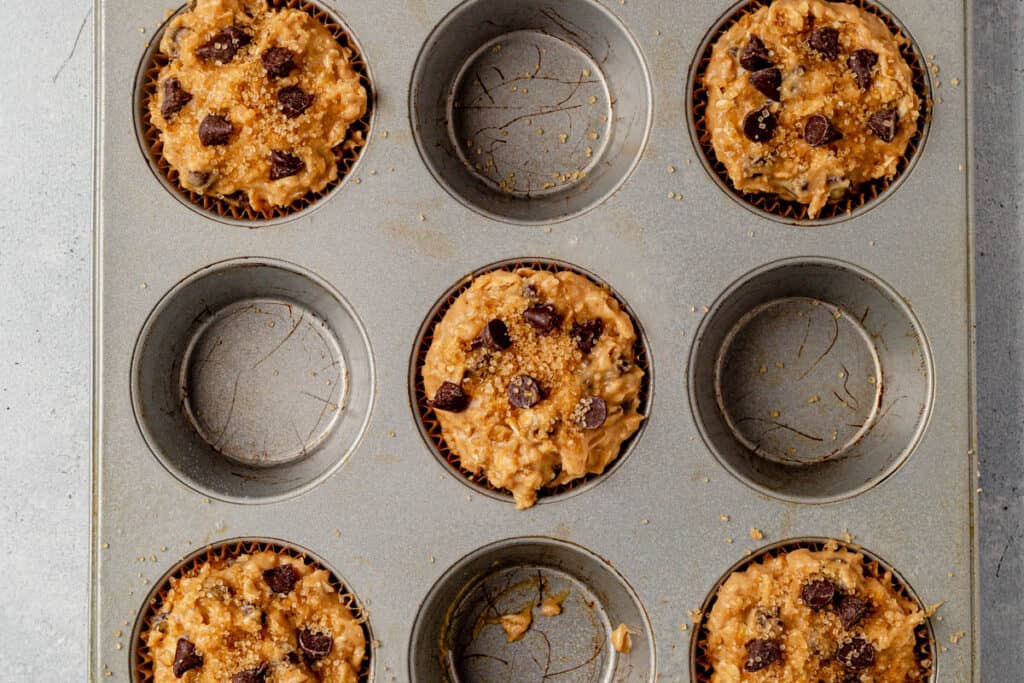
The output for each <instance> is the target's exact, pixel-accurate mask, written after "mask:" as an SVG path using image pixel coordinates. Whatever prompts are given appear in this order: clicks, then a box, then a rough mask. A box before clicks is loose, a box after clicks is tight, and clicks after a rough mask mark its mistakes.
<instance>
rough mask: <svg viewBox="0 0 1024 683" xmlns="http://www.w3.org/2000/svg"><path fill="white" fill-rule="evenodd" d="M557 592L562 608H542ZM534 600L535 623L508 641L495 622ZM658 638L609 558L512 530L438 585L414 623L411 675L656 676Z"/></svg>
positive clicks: (419, 678)
mask: <svg viewBox="0 0 1024 683" xmlns="http://www.w3.org/2000/svg"><path fill="white" fill-rule="evenodd" d="M551 596H560V597H562V598H563V599H564V602H562V604H561V606H562V609H563V611H562V613H561V614H559V615H557V616H551V617H547V616H543V615H542V614H539V610H537V609H536V607H537V605H538V604H540V603H541V602H542V600H543V598H544V597H551ZM528 606H532V608H531V613H532V614H533V619H532V623H531V625H530V628H529V629H528V630H527V631H526V633H525V634H524V635H523V636H522V638H521V640H519V641H517V642H513V643H509V642H508V640H507V638H506V636H505V633H504V632H503V630H502V628H501V626H500V625H499V624H498V623H496V620H497V619H498V618H499V617H500V616H501V615H504V614H510V613H515V612H519V611H521V610H523V609H524V608H525V607H528ZM619 624H625V625H626V627H627V628H628V629H629V630H630V632H631V640H632V649H631V651H630V652H628V653H625V652H617V651H616V650H615V649H614V648H613V647H612V645H611V642H610V634H611V632H612V630H614V629H615V628H616V627H617V626H618V625H619ZM654 645H655V644H654V639H653V631H652V630H651V625H650V621H649V619H648V617H647V613H646V611H645V610H644V607H643V605H642V604H641V602H640V599H639V597H638V596H637V595H636V593H635V592H634V591H633V589H632V588H631V587H630V585H629V584H628V583H627V582H626V579H625V578H624V577H622V576H621V575H620V574H619V573H618V572H617V571H615V569H614V568H612V567H611V566H610V565H609V564H608V563H607V562H605V561H604V560H603V559H601V558H600V557H598V556H597V555H595V554H593V553H591V552H590V551H588V550H586V549H584V548H582V547H580V546H577V545H574V544H571V543H566V542H565V541H557V540H555V539H551V538H543V537H526V538H512V539H506V540H503V541H499V542H497V543H493V544H491V545H489V546H485V547H483V548H480V549H478V550H476V551H474V552H473V553H471V554H469V555H468V556H466V557H464V558H463V559H461V560H459V561H458V562H457V563H456V564H455V565H454V566H452V567H451V568H450V569H448V570H447V571H446V572H445V573H444V575H443V576H442V577H441V578H440V579H439V580H438V581H437V583H436V584H434V586H433V588H431V589H430V592H429V593H428V595H427V597H426V598H425V599H424V601H423V603H422V604H421V605H420V609H419V613H418V614H417V616H416V621H415V623H414V626H413V633H412V639H411V641H410V644H409V677H408V680H409V681H411V683H438V682H440V681H445V682H447V683H477V682H480V681H496V680H517V681H518V680H541V679H543V680H553V681H567V682H576V681H579V682H582V681H596V680H601V681H611V680H614V681H621V682H622V683H653V681H654V680H655V671H656V666H655V647H654ZM516 674H518V677H516Z"/></svg>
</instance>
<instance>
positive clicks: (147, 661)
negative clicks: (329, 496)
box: [131, 539, 373, 683]
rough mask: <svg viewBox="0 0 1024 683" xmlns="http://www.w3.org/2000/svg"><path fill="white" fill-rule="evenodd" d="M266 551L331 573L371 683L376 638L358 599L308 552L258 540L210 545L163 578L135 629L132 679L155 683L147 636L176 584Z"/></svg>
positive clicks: (363, 682)
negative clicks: (361, 645) (361, 640)
mask: <svg viewBox="0 0 1024 683" xmlns="http://www.w3.org/2000/svg"><path fill="white" fill-rule="evenodd" d="M265 551H270V552H273V553H277V554H279V555H287V556H289V557H292V558H295V559H297V560H301V561H302V562H303V563H305V564H307V565H311V566H314V567H317V568H318V569H326V570H327V572H328V574H330V583H331V586H333V587H334V589H335V590H336V591H338V595H339V596H340V597H341V599H342V602H343V603H344V604H345V606H346V607H348V609H349V610H350V611H351V612H352V616H354V617H355V618H356V620H357V621H358V622H359V624H360V625H361V626H362V628H363V636H364V637H365V638H366V656H365V657H364V658H363V666H362V668H361V669H360V670H359V681H360V683H369V681H370V672H371V669H372V667H371V662H372V659H373V644H372V643H373V635H372V633H371V632H370V627H369V617H368V615H367V614H366V611H365V610H364V609H363V606H362V604H361V603H360V602H359V599H358V598H357V597H356V596H355V595H354V594H353V593H351V592H350V591H349V590H348V588H347V587H346V586H345V584H344V583H342V582H341V580H340V579H339V578H338V577H337V576H335V574H334V572H333V571H331V570H330V568H328V567H326V566H324V565H323V564H322V563H321V562H320V560H318V559H317V558H314V557H311V556H310V555H309V554H308V553H307V552H305V551H302V550H299V549H297V548H294V547H291V546H287V545H284V544H282V543H280V542H277V541H270V540H259V539H236V540H231V541H225V542H222V543H216V544H213V545H210V546H207V547H206V548H203V549H201V550H199V551H197V552H195V553H193V554H192V555H190V556H188V557H187V558H186V559H185V560H184V561H182V562H181V564H180V565H179V566H178V567H177V568H175V569H173V570H172V571H171V572H169V573H168V574H167V575H165V576H164V577H163V579H161V581H160V584H159V585H158V586H156V587H155V588H154V589H153V592H152V593H150V596H149V598H148V599H147V601H146V604H145V605H144V606H143V608H142V613H141V614H140V615H139V618H138V621H137V624H136V627H135V633H136V634H137V636H136V638H135V648H134V653H133V654H132V662H131V669H132V676H133V680H134V681H135V682H136V683H152V681H153V660H152V659H151V657H150V655H149V648H148V647H147V646H146V635H147V634H148V633H149V630H150V628H152V627H153V622H154V620H155V619H156V617H157V615H158V614H160V608H161V607H162V606H163V602H164V600H165V599H166V598H167V594H168V592H169V591H170V590H171V586H172V583H173V582H176V581H177V580H178V579H181V578H183V577H186V576H189V575H191V574H194V573H195V572H197V571H199V569H200V567H202V566H203V565H205V564H207V563H211V562H212V563H221V564H223V563H227V562H228V561H230V560H233V559H235V558H237V557H240V556H242V555H251V554H254V553H258V552H265Z"/></svg>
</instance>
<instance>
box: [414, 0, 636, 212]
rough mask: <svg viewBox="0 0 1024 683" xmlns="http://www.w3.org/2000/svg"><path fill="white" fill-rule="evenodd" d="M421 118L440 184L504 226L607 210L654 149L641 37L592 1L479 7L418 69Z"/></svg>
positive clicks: (434, 40)
mask: <svg viewBox="0 0 1024 683" xmlns="http://www.w3.org/2000/svg"><path fill="white" fill-rule="evenodd" d="M410 111H411V117H412V125H413V133H414V135H415V138H416V143H417V145H418V146H419V150H420V154H421V155H422V157H423V160H424V161H425V162H426V164H427V166H428V168H429V169H430V171H431V173H433V175H434V177H435V178H436V179H437V181H438V182H439V183H440V184H441V185H442V186H443V187H444V188H445V189H446V190H447V191H448V192H449V193H450V194H451V195H452V196H454V197H455V198H456V199H458V200H459V201H461V202H462V203H463V204H465V205H466V206H468V207H469V208H471V209H473V210H475V211H477V212H479V213H481V214H483V215H485V216H488V217H491V218H495V219H497V220H504V221H509V222H512V223H520V224H539V223H552V222H556V221H560V220H564V219H567V218H569V217H571V216H575V215H577V214H580V213H583V212H585V211H587V210H588V209H591V208H593V207H594V206H596V205H598V204H600V203H601V202H602V201H603V200H604V199H606V198H607V197H608V196H610V195H611V194H612V193H613V192H614V191H615V190H616V189H617V188H618V187H619V186H620V185H621V184H622V183H623V182H625V180H626V179H627V178H628V176H629V175H630V173H631V172H632V170H633V168H634V167H635V166H636V164H637V162H638V161H639V159H640V155H641V153H642V152H643V149H644V146H645V144H646V141H647V136H648V132H649V129H650V124H651V83H650V76H649V74H648V71H647V66H646V64H645V63H644V59H643V56H642V55H641V53H640V49H639V47H638V46H637V44H636V41H635V40H634V39H633V37H632V36H631V35H630V34H629V32H628V31H627V30H626V28H625V27H624V26H623V25H622V24H621V23H620V22H619V21H618V19H616V18H615V17H614V16H613V15H612V14H611V13H610V12H609V11H608V10H607V9H605V8H603V7H602V6H601V5H599V4H598V3H596V2H593V0H566V1H565V2H560V3H557V4H552V3H548V2H541V1H540V0H526V1H525V2H515V3H505V2H500V1H499V0H468V1H467V2H464V3H463V4H461V5H459V6H458V7H457V8H456V9H455V10H453V11H452V12H451V13H450V14H449V15H448V16H447V17H445V18H444V19H443V20H442V21H441V23H440V24H439V25H438V26H437V27H436V28H435V29H434V31H433V32H432V33H431V35H430V37H429V38H428V39H427V42H426V44H425V45H424V47H423V49H422V51H421V53H420V56H419V58H418V60H417V62H416V67H415V71H414V73H413V81H412V92H411V95H410Z"/></svg>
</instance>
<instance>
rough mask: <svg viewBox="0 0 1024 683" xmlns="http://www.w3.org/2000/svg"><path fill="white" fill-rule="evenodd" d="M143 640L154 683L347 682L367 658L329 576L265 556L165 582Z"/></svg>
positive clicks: (216, 563) (354, 623) (359, 630)
mask: <svg viewBox="0 0 1024 683" xmlns="http://www.w3.org/2000/svg"><path fill="white" fill-rule="evenodd" d="M144 639H145V642H146V646H147V647H148V649H149V653H150V655H151V657H152V659H153V680H154V681H155V683H172V682H174V681H178V680H181V681H186V682H187V683H227V682H228V681H230V682H231V683H264V682H265V681H273V682H274V683H278V682H281V683H284V682H286V681H287V682H288V683H304V682H312V681H324V682H327V683H355V682H356V681H357V680H358V676H359V670H360V667H361V666H362V663H363V659H364V658H365V656H366V638H365V635H364V633H363V629H362V627H361V626H360V624H359V622H358V621H357V620H356V618H355V617H354V616H353V615H352V612H351V611H350V610H349V608H348V607H347V606H346V605H345V603H344V602H343V600H342V598H341V596H339V594H338V592H337V591H336V590H335V589H334V588H333V587H332V586H331V584H330V580H329V574H328V572H327V571H326V570H324V569H316V568H314V567H310V566H308V565H306V564H304V563H303V562H301V561H299V560H297V559H295V558H292V557H289V556H287V555H279V554H277V553H273V552H259V553H255V554H253V555H242V556H240V557H238V558H236V559H233V560H229V561H210V562H207V563H206V564H203V565H202V566H201V567H200V568H199V570H198V571H197V572H195V573H193V574H191V575H188V576H185V577H183V578H180V579H178V580H177V581H174V582H173V584H172V588H171V590H170V591H169V593H168V594H167V598H166V599H165V600H164V602H163V605H162V611H161V612H160V614H159V615H158V616H157V617H156V619H155V620H154V622H153V625H152V626H151V628H150V630H149V631H148V632H147V633H145V634H144Z"/></svg>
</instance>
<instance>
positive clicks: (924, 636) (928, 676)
mask: <svg viewBox="0 0 1024 683" xmlns="http://www.w3.org/2000/svg"><path fill="white" fill-rule="evenodd" d="M833 543H834V544H836V545H838V546H839V548H840V549H843V550H848V551H850V552H853V553H858V554H861V555H863V556H864V576H865V577H867V578H873V579H878V580H882V579H883V578H884V577H885V573H886V572H891V573H892V582H891V585H892V587H893V588H894V589H895V590H896V592H897V593H899V595H901V596H902V597H904V598H906V599H908V600H910V601H911V602H913V603H914V604H915V605H917V607H918V608H919V609H921V610H924V609H925V607H926V606H925V604H924V603H923V602H922V601H921V599H920V598H919V597H918V596H917V593H915V592H914V590H913V589H912V588H911V587H910V584H908V583H907V582H906V581H905V580H904V579H903V577H902V576H900V575H899V573H898V572H897V571H896V570H895V569H893V568H892V567H890V566H889V565H888V564H887V563H886V562H885V561H884V560H882V559H881V558H879V557H878V556H877V555H874V554H873V553H871V552H869V551H867V550H865V549H864V548H861V547H859V546H857V545H855V544H852V543H844V542H842V541H837V540H835V539H830V538H796V539H789V540H785V541H779V542H778V543H773V544H771V545H769V546H766V547H764V548H761V549H760V550H758V551H756V552H754V554H752V555H749V556H747V557H744V558H743V559H742V560H740V561H738V562H737V563H736V564H734V565H733V566H732V567H730V568H729V569H728V570H727V571H726V572H725V574H723V575H722V577H721V578H720V579H719V580H718V581H717V582H716V583H715V585H714V587H713V588H712V589H711V592H710V593H708V597H707V598H706V599H705V600H704V604H703V605H701V608H700V615H699V617H698V618H697V620H696V623H695V624H694V625H693V626H694V628H693V636H692V638H691V640H690V680H691V681H693V682H694V683H711V675H712V674H713V673H714V668H713V667H712V665H711V659H710V657H709V656H708V632H707V620H708V615H710V614H711V609H712V608H713V607H714V606H715V601H716V600H717V599H718V591H719V589H720V588H721V587H722V584H724V583H725V582H726V580H727V579H728V578H729V577H730V576H732V575H733V574H735V573H736V572H742V571H743V570H745V569H747V568H748V567H750V566H752V565H754V564H761V563H762V562H764V561H765V560H767V559H770V558H773V557H778V556H780V555H784V554H786V553H788V552H792V551H794V550H799V549H801V548H804V549H807V550H811V551H819V550H823V549H825V547H826V546H827V545H829V544H833ZM914 635H915V636H916V644H915V647H914V650H915V653H916V654H917V661H918V665H919V667H920V675H919V676H918V677H916V678H914V679H912V680H908V681H907V683H931V682H933V681H934V680H935V633H934V632H933V631H932V627H931V622H930V620H929V619H926V620H925V621H924V622H923V623H921V624H920V625H919V626H918V627H917V628H916V629H915V631H914Z"/></svg>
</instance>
